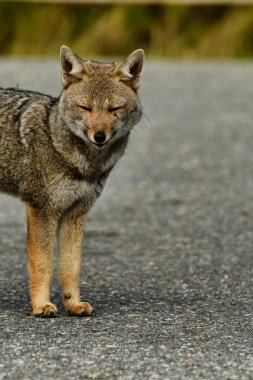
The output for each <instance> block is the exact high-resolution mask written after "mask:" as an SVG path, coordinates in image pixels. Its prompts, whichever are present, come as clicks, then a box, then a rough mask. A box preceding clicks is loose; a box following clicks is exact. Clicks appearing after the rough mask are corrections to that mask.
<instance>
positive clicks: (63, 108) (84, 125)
mask: <svg viewBox="0 0 253 380" xmlns="http://www.w3.org/2000/svg"><path fill="white" fill-rule="evenodd" d="M143 62H144V51H143V50H141V49H139V50H135V51H134V52H133V53H132V54H130V55H129V56H128V57H127V58H125V59H123V60H121V61H117V62H113V63H101V62H96V61H91V60H83V59H81V58H80V57H78V56H77V55H76V54H74V53H73V52H72V51H71V50H70V49H69V48H68V47H67V46H62V47H61V52H60V64H61V72H62V83H63V92H62V94H61V97H60V113H61V117H62V119H63V121H64V123H65V124H66V125H67V126H68V128H70V129H71V131H72V133H74V134H75V135H77V136H78V137H80V138H81V139H83V140H84V141H86V142H87V143H89V144H92V145H94V146H96V147H99V148H102V147H105V146H107V145H110V143H111V142H112V141H115V140H116V139H118V138H120V137H122V136H124V135H127V134H129V132H130V130H131V128H132V127H133V125H135V124H136V123H137V122H138V121H139V120H140V117H141V114H142V112H141V106H140V101H139V97H138V94H137V90H138V88H139V85H140V74H141V71H142V66H143Z"/></svg>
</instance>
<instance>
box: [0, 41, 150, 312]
mask: <svg viewBox="0 0 253 380" xmlns="http://www.w3.org/2000/svg"><path fill="white" fill-rule="evenodd" d="M143 61H144V52H143V50H141V49H139V50H136V51H134V52H133V53H132V54H131V55H130V56H128V57H127V58H126V59H123V60H121V61H118V62H113V63H101V62H96V61H91V60H83V59H81V58H80V57H78V56H77V55H76V54H74V53H73V52H72V51H71V50H70V49H69V48H68V47H67V46H62V47H61V52H60V63H61V72H62V83H63V91H62V93H61V95H60V96H59V98H53V97H51V96H48V95H43V94H40V93H37V92H33V91H27V90H21V89H17V88H7V89H0V191H2V192H5V193H8V194H11V195H14V196H17V197H19V198H20V199H21V200H22V201H23V202H24V203H25V205H26V211H27V251H28V267H29V274H30V292H31V302H32V308H33V314H34V315H35V316H42V317H53V316H55V315H56V313H57V308H56V305H54V304H53V303H51V302H50V282H51V278H52V274H53V251H54V243H55V238H56V236H57V237H58V247H59V277H60V281H61V284H62V290H63V301H64V305H65V308H66V310H67V311H68V312H69V314H71V315H77V316H81V315H91V314H92V311H93V308H92V306H91V305H90V304H89V303H87V302H81V301H80V290H79V273H80V262H81V253H82V243H83V225H84V222H85V219H86V215H87V213H88V211H89V210H90V208H91V206H92V205H93V204H94V202H95V200H96V199H97V198H98V196H99V195H100V194H101V192H102V190H103V187H104V184H105V181H106V179H107V176H108V175H109V173H110V171H111V170H112V168H113V166H114V165H115V163H116V162H117V161H118V159H119V158H120V157H121V156H122V154H123V153H124V150H125V148H126V145H127V141H128V137H129V133H130V131H131V128H132V127H133V125H135V124H136V123H137V122H138V121H139V120H140V118H141V115H142V111H141V106H140V101H139V97H138V94H137V90H138V88H139V82H140V74H141V71H142V66H143Z"/></svg>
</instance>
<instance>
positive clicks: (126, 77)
mask: <svg viewBox="0 0 253 380" xmlns="http://www.w3.org/2000/svg"><path fill="white" fill-rule="evenodd" d="M144 58H145V55H144V51H143V50H142V49H138V50H135V51H134V52H133V53H132V54H130V55H129V56H128V57H127V58H126V59H124V60H123V61H122V62H121V63H120V65H119V69H118V73H119V76H120V80H122V81H123V82H126V84H127V85H129V86H130V87H131V88H132V89H133V90H134V91H136V90H138V88H139V86H140V75H141V71H142V67H143V63H144Z"/></svg>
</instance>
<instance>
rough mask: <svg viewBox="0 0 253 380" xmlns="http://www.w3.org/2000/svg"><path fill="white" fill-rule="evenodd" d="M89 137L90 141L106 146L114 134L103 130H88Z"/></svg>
mask: <svg viewBox="0 0 253 380" xmlns="http://www.w3.org/2000/svg"><path fill="white" fill-rule="evenodd" d="M87 135H88V138H89V140H90V141H91V142H93V143H94V144H96V145H104V144H105V143H107V142H108V141H109V140H110V139H111V137H112V133H110V132H109V131H106V130H103V129H101V130H98V131H93V130H88V131H87Z"/></svg>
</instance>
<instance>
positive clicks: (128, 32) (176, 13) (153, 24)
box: [0, 1, 253, 58]
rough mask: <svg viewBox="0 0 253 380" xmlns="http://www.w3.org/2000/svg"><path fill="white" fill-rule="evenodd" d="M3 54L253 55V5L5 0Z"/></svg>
mask: <svg viewBox="0 0 253 380" xmlns="http://www.w3.org/2000/svg"><path fill="white" fill-rule="evenodd" d="M0 25H1V27H0V54H1V55H11V56H13V55H17V56H26V55H29V56H38V55H40V56H42V55H43V56H56V55H58V52H59V46H60V45H62V44H67V45H70V46H71V47H72V48H73V49H74V50H75V51H76V52H78V53H79V54H80V55H83V56H119V55H124V54H128V53H129V52H130V51H131V50H134V49H136V48H138V47H142V48H144V49H145V52H146V54H147V55H148V56H150V57H175V58H210V57H211V58H213V57H218V58H251V57H253V6H229V5H227V6H211V5H210V6H166V5H138V6H137V5H108V4H107V5H80V4H79V5H77V4H76V5H74V4H37V3H36V4H31V3H20V2H17V3H16V2H8V1H6V2H4V1H3V2H0Z"/></svg>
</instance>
